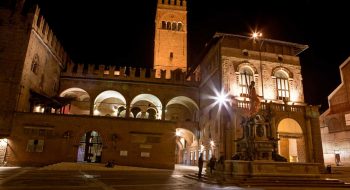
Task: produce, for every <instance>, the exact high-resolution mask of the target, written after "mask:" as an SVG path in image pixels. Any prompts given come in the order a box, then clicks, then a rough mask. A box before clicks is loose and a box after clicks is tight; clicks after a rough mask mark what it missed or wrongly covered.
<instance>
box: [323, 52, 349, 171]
mask: <svg viewBox="0 0 350 190" xmlns="http://www.w3.org/2000/svg"><path fill="white" fill-rule="evenodd" d="M339 70H340V76H341V84H340V85H339V86H338V87H337V88H336V89H335V90H334V91H333V92H332V93H331V94H330V95H329V96H328V104H329V108H328V110H326V111H325V112H324V113H322V115H321V116H320V125H321V134H322V146H323V153H324V159H325V163H326V164H334V165H340V164H342V165H348V164H350V141H349V140H350V139H349V135H350V98H349V94H350V93H349V91H350V78H349V76H350V58H348V59H346V60H345V61H344V62H343V63H342V64H341V65H340V66H339Z"/></svg>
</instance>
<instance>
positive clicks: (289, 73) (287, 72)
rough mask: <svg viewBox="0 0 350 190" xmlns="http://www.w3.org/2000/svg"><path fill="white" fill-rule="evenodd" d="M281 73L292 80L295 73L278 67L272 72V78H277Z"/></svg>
mask: <svg viewBox="0 0 350 190" xmlns="http://www.w3.org/2000/svg"><path fill="white" fill-rule="evenodd" d="M279 71H282V72H284V73H285V74H286V75H287V77H288V78H291V79H292V78H293V73H292V72H291V71H290V70H289V69H287V68H286V67H282V66H278V67H275V68H273V69H272V72H271V76H272V77H275V76H276V73H277V72H279Z"/></svg>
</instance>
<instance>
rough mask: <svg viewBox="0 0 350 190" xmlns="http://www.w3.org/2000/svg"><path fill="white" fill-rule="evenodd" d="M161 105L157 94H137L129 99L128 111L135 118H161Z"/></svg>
mask: <svg viewBox="0 0 350 190" xmlns="http://www.w3.org/2000/svg"><path fill="white" fill-rule="evenodd" d="M162 107H163V106H162V103H161V101H160V100H159V98H158V97H157V96H155V95H152V94H139V95H137V96H135V98H134V99H133V100H132V101H131V103H130V112H131V113H132V115H133V117H135V118H143V119H161V117H162ZM130 115H131V114H130Z"/></svg>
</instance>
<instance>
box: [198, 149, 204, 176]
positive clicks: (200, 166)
mask: <svg viewBox="0 0 350 190" xmlns="http://www.w3.org/2000/svg"><path fill="white" fill-rule="evenodd" d="M202 170H203V153H200V155H199V158H198V179H201V178H202Z"/></svg>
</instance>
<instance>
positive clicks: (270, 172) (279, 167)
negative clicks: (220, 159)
mask: <svg viewBox="0 0 350 190" xmlns="http://www.w3.org/2000/svg"><path fill="white" fill-rule="evenodd" d="M319 168H320V164H318V163H290V162H274V161H239V160H226V161H225V170H224V173H225V174H226V175H229V174H231V175H233V176H251V177H255V176H289V177H293V176H295V177H296V176H298V177H320V171H319Z"/></svg>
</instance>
